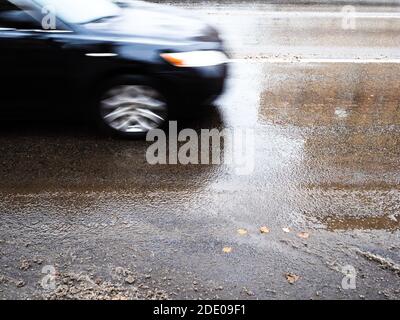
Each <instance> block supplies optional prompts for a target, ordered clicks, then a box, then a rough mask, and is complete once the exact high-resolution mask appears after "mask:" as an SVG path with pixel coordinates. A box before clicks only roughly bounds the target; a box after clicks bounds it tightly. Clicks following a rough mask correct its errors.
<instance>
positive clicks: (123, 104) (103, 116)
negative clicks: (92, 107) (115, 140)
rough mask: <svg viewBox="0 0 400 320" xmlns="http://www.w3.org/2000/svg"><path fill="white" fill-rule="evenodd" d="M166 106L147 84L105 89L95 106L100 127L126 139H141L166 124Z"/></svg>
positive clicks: (119, 84)
mask: <svg viewBox="0 0 400 320" xmlns="http://www.w3.org/2000/svg"><path fill="white" fill-rule="evenodd" d="M167 111H168V109H167V103H166V100H165V99H164V98H163V96H162V95H161V93H160V92H159V91H158V90H157V89H155V88H154V87H152V86H151V85H149V84H134V83H123V82H122V83H114V84H112V85H110V86H109V87H108V88H107V89H105V91H104V93H103V94H102V95H101V98H100V101H99V102H98V106H97V116H98V119H99V120H100V125H101V127H102V128H103V129H105V130H106V131H109V132H111V133H114V134H116V135H119V136H122V137H128V138H142V137H144V136H145V135H146V134H147V132H148V131H150V130H152V129H157V128H160V127H162V126H163V125H164V123H165V121H166V120H167Z"/></svg>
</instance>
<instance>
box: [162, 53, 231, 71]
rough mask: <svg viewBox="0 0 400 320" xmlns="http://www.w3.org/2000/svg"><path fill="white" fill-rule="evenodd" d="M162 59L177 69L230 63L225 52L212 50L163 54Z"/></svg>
mask: <svg viewBox="0 0 400 320" xmlns="http://www.w3.org/2000/svg"><path fill="white" fill-rule="evenodd" d="M161 57H162V58H163V59H164V60H165V61H167V62H168V63H170V64H172V65H174V66H175V67H207V66H215V65H218V64H222V63H226V62H228V57H227V56H226V55H225V54H224V53H223V52H221V51H212V50H204V51H189V52H178V53H162V54H161Z"/></svg>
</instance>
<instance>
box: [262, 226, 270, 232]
mask: <svg viewBox="0 0 400 320" xmlns="http://www.w3.org/2000/svg"><path fill="white" fill-rule="evenodd" d="M260 232H261V233H269V229H268V228H267V227H266V226H262V227H261V228H260Z"/></svg>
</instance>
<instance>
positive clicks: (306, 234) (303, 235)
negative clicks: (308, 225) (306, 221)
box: [297, 232, 310, 239]
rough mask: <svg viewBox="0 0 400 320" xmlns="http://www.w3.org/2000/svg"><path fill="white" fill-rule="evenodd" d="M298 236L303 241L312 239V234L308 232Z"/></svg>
mask: <svg viewBox="0 0 400 320" xmlns="http://www.w3.org/2000/svg"><path fill="white" fill-rule="evenodd" d="M297 236H298V237H299V238H302V239H308V238H309V237H310V234H309V233H308V232H299V233H298V234H297Z"/></svg>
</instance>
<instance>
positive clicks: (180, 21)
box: [0, 0, 227, 137]
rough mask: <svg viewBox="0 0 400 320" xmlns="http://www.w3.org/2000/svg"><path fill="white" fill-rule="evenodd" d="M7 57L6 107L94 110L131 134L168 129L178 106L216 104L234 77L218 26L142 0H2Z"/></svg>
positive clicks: (0, 93) (1, 42) (108, 125)
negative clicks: (229, 78) (226, 82)
mask: <svg viewBox="0 0 400 320" xmlns="http://www.w3.org/2000/svg"><path fill="white" fill-rule="evenodd" d="M0 57H1V59H0V68H1V78H2V84H1V85H2V90H0V99H1V103H2V104H3V105H7V106H9V105H12V106H13V108H23V107H28V108H30V107H31V106H37V105H39V106H51V108H52V110H61V109H59V108H72V107H75V106H78V105H79V106H81V107H84V108H89V106H90V108H91V109H90V110H91V112H92V114H93V116H94V119H96V121H97V123H98V124H99V126H100V128H101V129H103V130H105V131H106V132H108V133H112V134H117V135H120V136H124V137H142V136H144V135H145V134H146V133H147V132H148V131H149V130H151V129H154V128H159V127H162V125H163V123H164V122H165V121H166V120H167V115H168V109H169V108H171V107H172V106H176V105H180V106H182V107H184V108H185V112H190V108H192V107H193V106H194V105H197V104H200V103H205V102H211V101H212V100H213V99H215V98H216V97H217V96H218V95H219V94H220V93H221V92H222V90H223V87H224V80H225V78H226V74H227V63H226V62H227V56H226V54H225V52H224V48H223V43H222V41H221V39H220V37H219V35H218V32H217V31H216V30H215V29H214V28H213V27H211V26H209V25H207V24H206V23H204V22H202V21H200V20H198V19H196V18H193V17H191V16H190V15H189V14H188V13H187V12H184V11H183V10H179V9H175V8H172V7H167V6H163V5H156V4H149V3H146V2H141V1H130V2H128V1H123V2H121V3H118V2H117V3H115V2H112V1H111V0H85V1H75V0H2V1H1V3H0ZM186 109H187V110H186Z"/></svg>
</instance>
